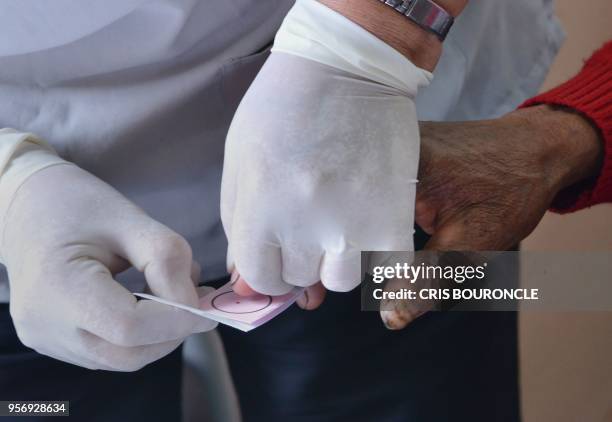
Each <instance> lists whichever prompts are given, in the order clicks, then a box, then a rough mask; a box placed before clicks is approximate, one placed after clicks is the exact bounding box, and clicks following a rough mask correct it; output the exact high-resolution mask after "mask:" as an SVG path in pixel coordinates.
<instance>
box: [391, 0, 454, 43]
mask: <svg viewBox="0 0 612 422" xmlns="http://www.w3.org/2000/svg"><path fill="white" fill-rule="evenodd" d="M379 1H380V2H382V3H384V4H386V5H387V6H390V7H392V8H394V9H395V10H397V11H398V12H400V13H401V14H402V15H404V16H406V17H407V18H408V19H410V20H411V21H412V22H414V23H416V24H417V25H419V26H420V27H421V28H423V29H425V30H427V31H429V32H433V33H434V34H436V35H437V37H438V38H439V39H440V41H444V38H446V35H447V34H448V31H450V29H451V26H453V22H454V21H455V19H454V18H453V17H452V16H451V15H450V14H449V13H448V12H447V11H446V10H444V9H442V8H441V7H440V6H438V5H437V4H436V3H434V2H433V1H431V0H379Z"/></svg>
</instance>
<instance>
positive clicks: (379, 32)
mask: <svg viewBox="0 0 612 422" xmlns="http://www.w3.org/2000/svg"><path fill="white" fill-rule="evenodd" d="M318 1H319V2H320V3H322V4H324V5H326V6H327V7H329V8H331V9H332V10H334V11H336V12H338V13H340V14H342V15H344V16H345V17H346V18H348V19H350V20H351V21H353V22H355V23H356V24H358V25H360V26H361V27H363V28H364V29H365V30H367V31H368V32H370V33H372V34H374V35H375V36H377V37H378V38H380V39H381V40H383V41H384V42H385V43H387V44H388V45H390V46H391V47H393V48H394V49H395V50H397V51H398V52H400V53H401V54H402V55H404V56H405V57H407V58H408V59H409V60H410V61H411V62H412V63H414V64H415V65H416V66H418V67H420V68H423V69H426V70H429V71H432V70H433V69H434V68H435V67H436V64H437V63H438V60H439V58H440V55H441V54H442V43H441V41H440V40H439V39H438V37H437V36H436V35H435V34H433V33H431V32H429V31H427V30H424V29H423V28H421V27H419V26H418V25H417V24H415V23H414V22H411V21H410V20H409V19H407V18H406V17H405V16H402V15H401V14H399V13H397V12H396V11H395V10H393V9H392V8H390V7H388V6H386V5H384V4H382V3H381V2H380V1H378V0H318ZM466 3H467V0H441V1H436V4H438V5H439V6H440V7H442V8H444V9H445V10H446V11H447V12H449V13H450V14H451V15H452V16H457V15H458V14H459V13H460V12H461V10H462V9H463V7H464V6H465V4H466Z"/></svg>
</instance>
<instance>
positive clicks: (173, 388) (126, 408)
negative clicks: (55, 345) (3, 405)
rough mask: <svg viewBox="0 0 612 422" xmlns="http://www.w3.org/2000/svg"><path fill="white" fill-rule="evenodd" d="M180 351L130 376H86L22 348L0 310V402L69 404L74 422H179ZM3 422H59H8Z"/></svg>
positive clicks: (83, 371) (94, 373) (1, 307)
mask: <svg viewBox="0 0 612 422" xmlns="http://www.w3.org/2000/svg"><path fill="white" fill-rule="evenodd" d="M181 367H182V361H181V350H180V349H179V350H176V351H175V352H173V353H172V354H170V355H169V356H167V357H165V358H164V359H161V360H159V361H157V362H155V363H153V364H151V365H149V366H147V367H145V368H144V369H142V370H140V371H138V372H134V373H120V372H108V371H91V370H88V369H83V368H79V367H77V366H74V365H70V364H67V363H63V362H60V361H57V360H55V359H51V358H48V357H46V356H43V355H40V354H38V353H36V352H35V351H33V350H31V349H29V348H27V347H25V346H23V345H22V344H21V342H20V341H19V339H18V338H17V335H16V333H15V329H14V327H13V323H12V321H11V318H10V315H9V311H8V305H6V304H0V400H68V401H70V417H69V418H68V420H74V421H100V422H110V421H117V422H122V421H130V422H131V421H160V422H161V421H164V422H169V421H172V422H174V421H177V422H178V421H180V417H181ZM0 420H2V421H3V422H4V421H13V420H14V421H16V422H26V421H43V420H52V421H61V420H62V418H59V419H58V418H55V417H47V418H45V417H38V418H35V417H32V418H28V417H14V418H12V417H7V418H0Z"/></svg>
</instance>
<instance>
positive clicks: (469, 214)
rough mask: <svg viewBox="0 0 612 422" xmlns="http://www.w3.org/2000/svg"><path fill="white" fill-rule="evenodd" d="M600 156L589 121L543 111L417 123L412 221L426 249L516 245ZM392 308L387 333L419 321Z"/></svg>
mask: <svg viewBox="0 0 612 422" xmlns="http://www.w3.org/2000/svg"><path fill="white" fill-rule="evenodd" d="M600 156H601V142H600V141H599V138H598V133H597V132H596V130H594V129H593V127H592V126H591V125H590V124H589V122H588V121H587V120H586V119H584V118H582V117H581V116H579V115H577V114H575V113H572V112H569V111H566V110H562V109H553V108H550V107H548V106H538V107H532V108H528V109H523V110H519V111H516V112H513V113H510V114H508V115H506V116H504V117H502V118H499V119H495V120H486V121H475V122H457V123H431V122H424V123H421V161H420V165H419V181H420V182H419V184H418V186H417V201H416V209H415V210H416V215H415V220H416V222H417V224H418V225H419V226H421V228H423V230H425V231H426V232H427V233H429V234H430V235H432V237H431V239H430V240H429V242H428V243H427V245H426V249H430V250H441V251H451V250H455V251H475V250H490V251H495V250H497V251H503V250H507V249H509V248H511V247H512V246H514V245H517V244H518V243H519V242H520V241H521V240H523V239H524V238H525V237H526V236H527V235H529V233H531V231H532V230H533V229H534V228H535V227H536V226H537V224H538V223H539V222H540V220H541V218H542V216H543V215H544V213H545V212H546V210H547V209H548V208H549V207H550V205H551V202H552V200H553V199H554V197H555V196H556V195H557V193H558V192H559V191H560V190H562V189H563V188H565V187H568V186H570V185H572V184H574V183H577V182H579V181H582V180H585V179H587V178H589V177H592V176H593V175H594V174H596V173H597V169H598V166H599V160H600ZM392 285H393V286H395V287H396V288H397V283H392ZM391 308H393V309H392V310H387V311H384V312H382V313H381V315H382V318H383V321H384V322H385V324H386V325H387V326H388V327H390V328H395V329H397V328H403V327H404V326H405V325H407V324H408V323H410V322H411V321H412V320H413V319H414V315H417V313H415V312H414V310H413V309H408V303H407V301H397V302H395V304H394V306H392V307H391ZM386 309H390V307H389V304H387V305H386Z"/></svg>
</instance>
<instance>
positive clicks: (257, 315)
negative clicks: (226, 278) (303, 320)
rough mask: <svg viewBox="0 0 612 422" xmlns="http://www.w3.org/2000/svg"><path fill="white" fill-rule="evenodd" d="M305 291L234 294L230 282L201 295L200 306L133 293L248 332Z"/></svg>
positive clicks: (296, 289)
mask: <svg viewBox="0 0 612 422" xmlns="http://www.w3.org/2000/svg"><path fill="white" fill-rule="evenodd" d="M303 291H304V289H303V288H299V287H296V288H294V289H293V290H291V291H290V292H289V293H287V294H285V295H283V296H267V295H259V294H258V295H254V296H248V297H244V296H238V295H237V294H235V293H234V292H233V290H232V286H231V284H229V283H228V284H226V285H224V286H223V287H221V288H219V289H217V290H215V291H213V292H210V293H208V294H207V295H205V296H203V297H201V298H200V307H199V309H198V308H192V307H189V306H185V305H182V304H180V303H176V302H172V301H169V300H165V299H162V298H160V297H157V296H153V295H149V294H145V293H134V295H136V296H139V297H142V298H144V299H150V300H154V301H157V302H160V303H163V304H166V305H170V306H175V307H177V308H180V309H183V310H185V311H188V312H191V313H194V314H196V315H199V316H202V317H204V318H208V319H212V320H213V321H217V322H219V323H221V324H225V325H228V326H230V327H234V328H237V329H239V330H242V331H245V332H247V331H251V330H252V329H254V328H257V327H259V326H261V325H263V324H265V323H266V322H268V321H270V320H271V319H272V318H274V317H276V316H277V315H279V314H280V313H282V312H283V311H284V310H285V309H287V308H288V307H289V306H291V305H292V304H293V303H294V302H295V301H296V300H297V298H298V297H299V296H300V295H301V294H302V292H303Z"/></svg>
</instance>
